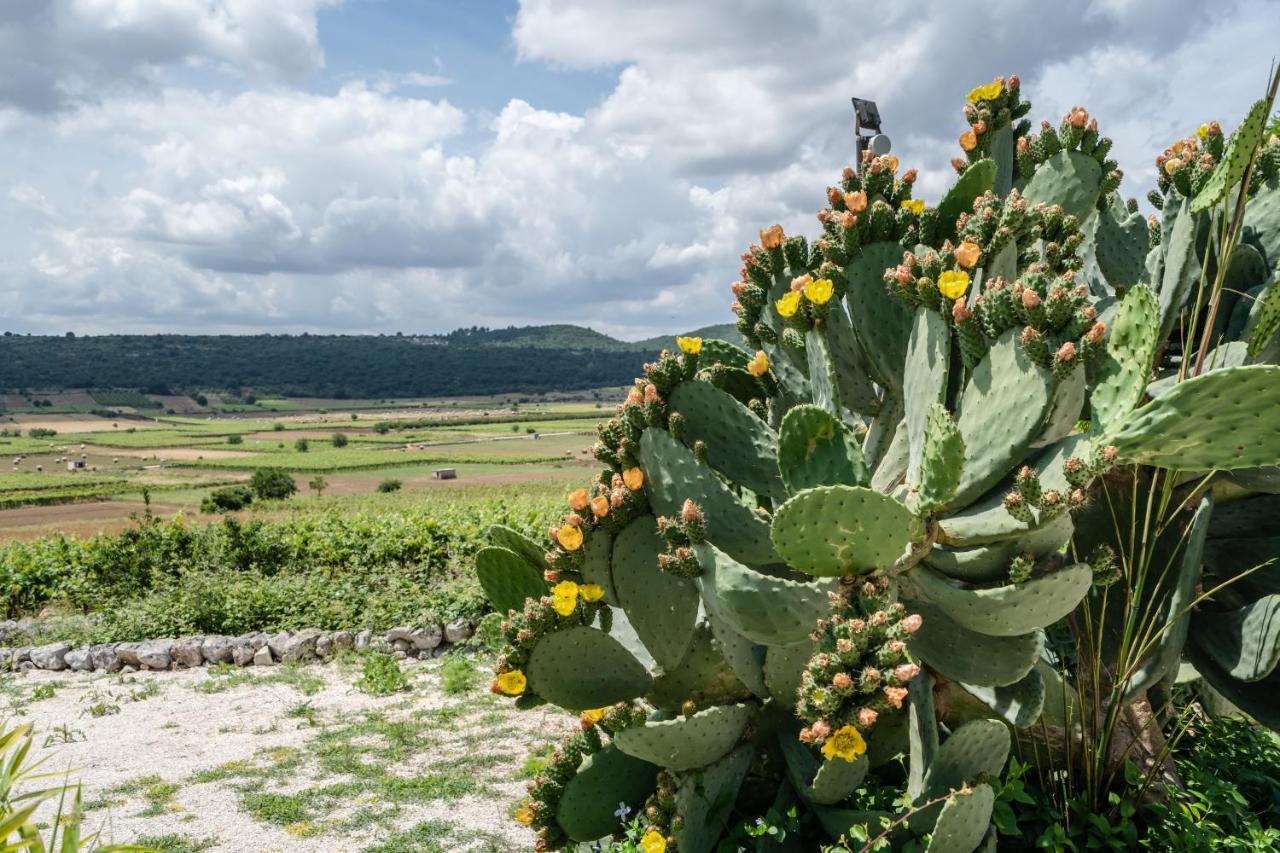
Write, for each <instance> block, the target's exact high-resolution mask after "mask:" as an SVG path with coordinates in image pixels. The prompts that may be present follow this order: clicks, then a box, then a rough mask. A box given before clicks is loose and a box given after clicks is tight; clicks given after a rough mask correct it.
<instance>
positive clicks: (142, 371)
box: [0, 325, 739, 398]
mask: <svg viewBox="0 0 1280 853" xmlns="http://www.w3.org/2000/svg"><path fill="white" fill-rule="evenodd" d="M699 332H701V333H704V334H705V336H707V337H728V338H729V339H731V340H734V341H735V342H736V341H738V340H739V339H738V337H737V333H736V332H735V331H734V330H733V327H732V326H716V327H708V329H704V330H699ZM671 346H674V338H672V337H667V338H653V339H650V340H647V341H639V342H627V341H620V340H617V339H615V338H611V337H609V336H608V335H604V334H601V333H599V332H596V331H593V330H591V329H586V328H582V327H579V326H568V325H558V326H530V327H523V328H510V329H485V328H472V329H459V330H458V331H455V332H451V333H449V334H447V335H422V336H410V335H404V336H401V335H307V334H303V335H95V336H77V337H71V336H67V337H54V336H37V335H9V334H6V335H4V336H2V337H0V389H10V390H17V389H41V390H59V389H64V388H128V389H138V390H142V391H147V392H150V393H167V392H169V391H175V392H191V391H198V390H239V389H252V390H253V391H254V392H257V393H262V392H267V393H278V394H286V395H290V396H318V397H356V398H364V397H393V396H440V395H448V394H495V393H503V392H513V391H523V392H540V391H553V390H575V389H581V388H596V387H602V386H607V385H625V384H628V383H630V381H631V380H632V378H634V377H635V376H636V375H637V374H638V373H639V371H640V369H641V366H642V364H643V363H644V362H645V361H646V360H651V359H653V358H654V357H656V356H657V354H658V352H659V350H661V349H662V348H663V347H671Z"/></svg>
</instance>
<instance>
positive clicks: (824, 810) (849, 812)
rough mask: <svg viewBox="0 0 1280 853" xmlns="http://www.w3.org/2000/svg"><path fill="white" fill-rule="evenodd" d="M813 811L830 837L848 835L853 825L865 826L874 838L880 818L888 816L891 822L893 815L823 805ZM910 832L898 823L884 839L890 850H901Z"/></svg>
mask: <svg viewBox="0 0 1280 853" xmlns="http://www.w3.org/2000/svg"><path fill="white" fill-rule="evenodd" d="M813 811H814V813H815V814H816V815H817V816H818V822H819V823H821V824H822V829H823V831H824V832H826V833H827V835H829V836H831V838H832V839H838V838H840V837H842V836H843V837H845V838H848V837H849V828H850V827H854V826H861V827H866V828H867V829H868V830H869V832H870V834H869V835H868V836H867V837H868V838H875V837H876V836H877V835H879V834H880V832H881V829H882V819H883V818H888V819H889V821H890V822H891V823H892V821H893V820H894V817H895V815H892V814H890V813H889V812H884V811H864V810H860V809H841V808H830V807H825V806H817V807H815V808H814V810H813ZM910 838H911V834H910V833H909V832H907V828H906V826H905V825H904V824H898V825H897V826H895V827H894V828H893V830H891V831H890V833H889V836H888V837H887V838H886V839H885V840H886V841H888V842H889V844H890V847H889V848H888V849H890V850H902V849H904V847H903V845H904V844H906V843H908V842H909V841H910Z"/></svg>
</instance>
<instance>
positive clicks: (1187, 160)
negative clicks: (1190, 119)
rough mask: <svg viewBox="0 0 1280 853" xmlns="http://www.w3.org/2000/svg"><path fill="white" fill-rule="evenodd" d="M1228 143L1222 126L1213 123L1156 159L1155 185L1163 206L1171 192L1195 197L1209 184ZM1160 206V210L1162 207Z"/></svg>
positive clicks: (1204, 126)
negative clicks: (1210, 177) (1166, 194)
mask: <svg viewBox="0 0 1280 853" xmlns="http://www.w3.org/2000/svg"><path fill="white" fill-rule="evenodd" d="M1225 147H1226V140H1225V138H1224V136H1223V133H1222V125H1220V124H1218V123H1217V122H1216V121H1211V122H1208V123H1206V124H1202V125H1200V127H1199V129H1198V130H1197V131H1196V132H1195V133H1194V134H1193V135H1191V136H1188V137H1186V138H1185V139H1179V140H1177V141H1176V142H1174V143H1173V144H1172V145H1170V146H1169V147H1168V148H1166V149H1165V150H1164V151H1163V152H1161V153H1160V154H1159V155H1158V156H1157V157H1156V186H1157V187H1158V188H1159V195H1158V197H1160V199H1161V205H1162V204H1163V194H1164V193H1167V192H1168V191H1169V190H1170V189H1174V190H1177V191H1178V192H1179V193H1181V194H1182V195H1184V196H1193V195H1195V194H1196V193H1198V192H1199V191H1200V190H1201V189H1202V188H1203V187H1204V185H1205V184H1206V183H1207V182H1208V180H1209V176H1210V175H1212V174H1213V170H1214V169H1216V168H1217V166H1218V161H1219V160H1221V159H1222V153H1223V150H1224V149H1225ZM1161 205H1157V207H1159V206H1161Z"/></svg>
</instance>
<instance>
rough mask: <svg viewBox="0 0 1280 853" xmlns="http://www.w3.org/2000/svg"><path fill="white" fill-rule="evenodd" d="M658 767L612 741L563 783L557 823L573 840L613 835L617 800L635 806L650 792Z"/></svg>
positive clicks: (616, 825) (616, 819) (620, 823)
mask: <svg viewBox="0 0 1280 853" xmlns="http://www.w3.org/2000/svg"><path fill="white" fill-rule="evenodd" d="M657 776H658V768H657V767H656V766H655V765H653V764H650V763H649V762H647V761H641V760H640V759H638V758H632V757H631V756H630V755H627V754H626V753H624V752H622V751H621V750H619V749H618V748H617V747H616V746H614V745H609V746H606V747H605V748H604V749H602V750H600V751H599V752H597V753H594V754H593V755H589V756H587V758H586V759H585V760H584V761H583V762H582V766H581V767H580V768H578V773H577V775H575V776H574V777H573V778H572V779H570V780H569V782H568V784H566V785H565V787H564V794H563V795H562V796H561V797H560V805H559V807H558V808H557V809H556V823H558V824H560V828H561V829H563V830H564V831H565V834H566V835H568V836H569V837H570V838H572V839H573V840H574V841H594V840H596V839H597V838H603V837H605V836H606V835H612V834H613V833H614V832H615V831H616V830H617V829H618V828H619V827H620V826H621V825H622V821H620V820H619V819H618V816H617V814H616V813H617V811H618V803H626V804H627V805H628V806H629V807H630V808H631V809H632V810H633V811H634V810H638V809H639V808H640V805H641V804H642V803H644V801H645V799H646V798H647V797H648V796H649V795H650V794H652V793H653V789H654V784H655V781H656V779H657Z"/></svg>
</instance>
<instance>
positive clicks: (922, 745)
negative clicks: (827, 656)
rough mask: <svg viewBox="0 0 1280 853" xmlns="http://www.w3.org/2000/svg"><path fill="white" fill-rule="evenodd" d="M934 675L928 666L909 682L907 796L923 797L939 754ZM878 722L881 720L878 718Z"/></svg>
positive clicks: (914, 798)
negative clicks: (928, 778)
mask: <svg viewBox="0 0 1280 853" xmlns="http://www.w3.org/2000/svg"><path fill="white" fill-rule="evenodd" d="M933 687H934V681H933V676H931V675H930V674H929V671H928V670H927V669H926V670H925V671H924V672H921V673H920V674H919V675H917V676H916V677H915V678H913V679H911V680H910V681H909V682H907V756H908V757H909V758H910V761H909V762H908V763H907V796H909V797H911V798H912V799H913V800H919V797H920V795H921V794H923V793H924V780H925V777H926V775H927V774H928V772H929V765H930V764H931V763H932V762H933V758H934V756H935V755H937V754H938V717H937V713H936V711H935V709H934V705H933ZM877 722H878V721H877Z"/></svg>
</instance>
